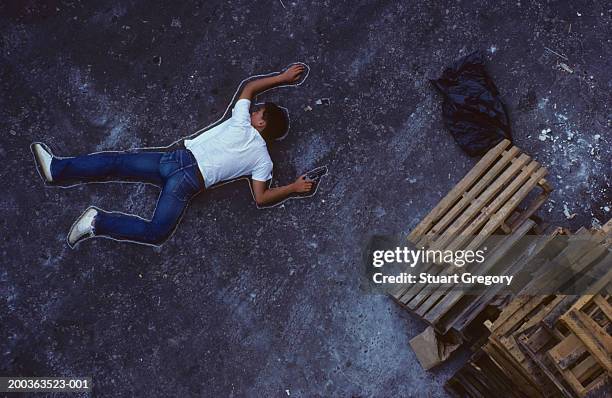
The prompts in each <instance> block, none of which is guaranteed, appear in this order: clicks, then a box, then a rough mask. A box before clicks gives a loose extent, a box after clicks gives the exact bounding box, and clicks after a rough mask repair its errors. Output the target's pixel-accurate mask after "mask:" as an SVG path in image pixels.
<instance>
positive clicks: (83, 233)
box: [68, 207, 98, 247]
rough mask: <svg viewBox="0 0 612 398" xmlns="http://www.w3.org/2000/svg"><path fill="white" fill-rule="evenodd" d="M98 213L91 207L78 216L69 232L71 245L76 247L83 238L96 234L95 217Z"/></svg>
mask: <svg viewBox="0 0 612 398" xmlns="http://www.w3.org/2000/svg"><path fill="white" fill-rule="evenodd" d="M97 215H98V211H97V210H96V209H95V208H93V207H89V208H88V209H87V210H85V211H84V212H83V214H81V215H80V216H79V218H77V220H76V221H75V222H74V224H72V227H71V228H70V232H68V244H69V245H70V247H74V246H75V245H76V244H77V243H79V242H80V241H81V240H83V239H87V238H90V237H92V236H93V235H94V229H93V224H94V218H95V217H96V216H97Z"/></svg>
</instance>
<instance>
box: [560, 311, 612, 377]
mask: <svg viewBox="0 0 612 398" xmlns="http://www.w3.org/2000/svg"><path fill="white" fill-rule="evenodd" d="M561 321H562V322H563V323H565V325H566V326H567V327H568V328H569V329H570V330H571V331H572V332H573V333H574V334H575V335H576V336H577V337H578V338H579V339H580V340H581V341H582V342H583V343H584V345H585V346H586V347H587V349H588V350H589V352H590V353H591V354H592V355H593V356H594V357H595V359H596V360H597V362H599V363H600V364H601V366H603V367H604V369H606V371H608V372H612V359H611V358H612V337H611V336H610V335H609V334H607V333H606V331H605V330H603V329H602V328H601V327H600V326H599V325H598V324H597V323H596V322H595V321H594V320H592V319H591V318H589V317H588V316H586V315H585V314H584V313H582V312H581V311H576V310H570V311H568V313H567V314H565V315H563V316H561Z"/></svg>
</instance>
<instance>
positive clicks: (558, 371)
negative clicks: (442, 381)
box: [446, 220, 612, 397]
mask: <svg viewBox="0 0 612 398" xmlns="http://www.w3.org/2000/svg"><path fill="white" fill-rule="evenodd" d="M611 231H612V220H611V221H609V222H608V223H607V224H606V225H604V226H603V227H602V228H601V229H598V230H593V231H586V230H584V229H581V230H579V232H578V233H577V234H576V235H573V236H571V237H570V238H569V239H568V240H567V242H566V243H565V244H564V245H561V247H559V246H557V247H554V248H553V250H550V252H551V253H553V256H552V257H551V258H550V259H549V260H548V261H547V262H546V263H545V264H544V265H543V266H542V271H541V272H540V275H539V276H538V277H536V278H535V279H534V280H533V282H532V283H530V284H529V285H528V286H526V287H525V289H524V290H523V291H521V293H520V294H519V295H518V296H517V297H515V298H514V300H512V301H511V302H510V303H509V304H508V305H507V306H506V307H505V308H504V310H503V311H502V312H501V314H500V315H499V317H498V318H497V319H496V320H495V321H494V322H493V323H488V326H489V328H490V332H491V333H490V335H489V337H488V340H487V342H486V344H485V345H484V346H483V347H482V349H480V350H479V351H478V352H477V353H476V354H475V355H474V356H473V357H472V358H471V359H470V361H469V362H468V363H467V364H466V365H465V366H464V367H463V368H462V369H460V370H459V371H458V372H457V373H456V374H455V375H454V376H453V377H452V378H451V379H450V380H449V381H448V382H447V385H446V387H447V390H448V391H449V392H450V393H452V394H453V395H455V396H460V397H490V396H493V395H494V394H497V395H500V394H501V395H500V396H509V397H559V396H562V397H607V396H610V394H611V393H612V384H611V377H612V306H611V304H610V303H611V302H612V298H611V296H610V290H611V289H612V254H611V253H610V241H611V239H612V236H611ZM554 253H556V254H554ZM568 286H573V287H575V288H576V289H579V290H583V291H585V292H586V293H588V294H584V295H568V294H561V293H553V292H554V291H560V292H563V293H565V290H567V288H568ZM534 289H543V290H541V292H543V293H542V294H535V290H534ZM550 289H553V290H550ZM585 289H586V290H585Z"/></svg>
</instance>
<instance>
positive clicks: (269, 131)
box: [261, 102, 289, 143]
mask: <svg viewBox="0 0 612 398" xmlns="http://www.w3.org/2000/svg"><path fill="white" fill-rule="evenodd" d="M265 106H266V108H265V110H264V114H263V118H264V120H265V121H266V128H264V129H263V130H262V132H261V135H262V137H263V138H264V140H266V142H267V143H271V142H272V141H274V140H277V139H279V138H280V137H282V136H284V135H285V134H287V130H288V129H289V117H288V116H287V112H286V111H284V110H283V109H282V108H280V107H279V106H278V105H276V104H275V103H273V102H266V103H265Z"/></svg>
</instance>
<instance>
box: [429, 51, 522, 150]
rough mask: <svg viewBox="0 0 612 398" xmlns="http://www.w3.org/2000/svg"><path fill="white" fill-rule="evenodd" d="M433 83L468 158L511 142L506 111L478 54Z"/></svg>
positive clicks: (448, 125)
mask: <svg viewBox="0 0 612 398" xmlns="http://www.w3.org/2000/svg"><path fill="white" fill-rule="evenodd" d="M431 83H432V84H433V85H434V86H435V87H436V88H437V89H438V91H439V92H440V93H441V94H442V95H443V96H444V103H443V104H442V117H443V118H444V125H445V126H446V128H447V129H449V130H450V132H451V134H452V135H453V137H454V138H455V141H457V144H459V146H460V147H461V149H463V150H464V151H465V152H467V154H468V155H470V156H480V155H483V154H485V153H486V152H487V151H488V150H489V149H491V148H492V147H494V146H495V145H497V144H498V143H499V142H500V141H501V140H503V139H504V138H508V139H511V134H510V119H509V118H508V114H507V112H506V108H505V106H504V103H503V102H502V101H501V99H500V98H499V92H498V91H497V87H495V84H494V83H493V81H492V80H491V78H490V77H489V75H488V74H487V72H486V70H485V66H484V61H483V59H482V56H481V54H480V53H479V52H478V51H475V52H473V53H471V54H469V55H466V56H465V57H463V58H461V59H459V60H458V61H456V62H455V63H454V64H453V65H452V66H450V67H449V68H446V70H445V71H444V73H442V77H441V78H440V79H438V80H431Z"/></svg>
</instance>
